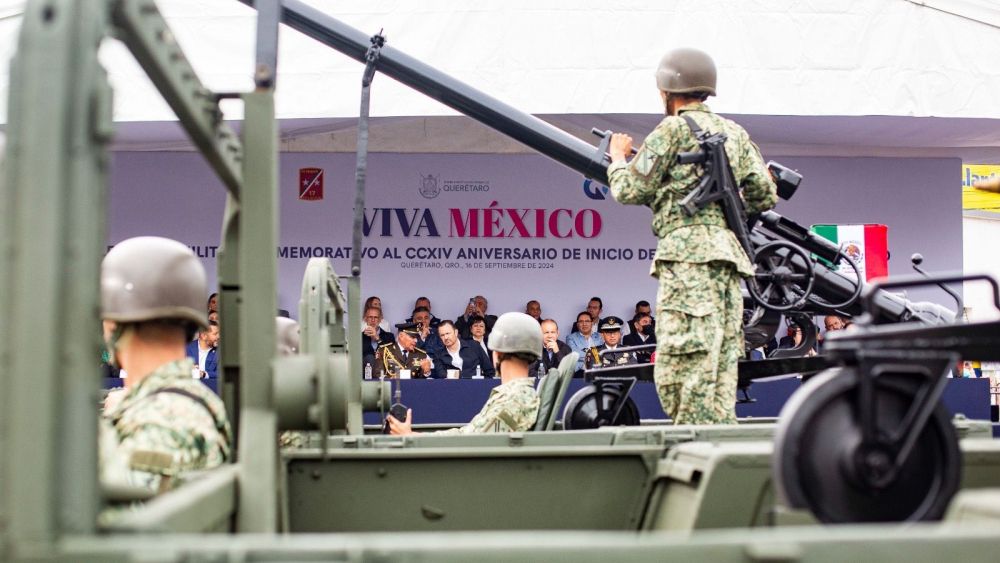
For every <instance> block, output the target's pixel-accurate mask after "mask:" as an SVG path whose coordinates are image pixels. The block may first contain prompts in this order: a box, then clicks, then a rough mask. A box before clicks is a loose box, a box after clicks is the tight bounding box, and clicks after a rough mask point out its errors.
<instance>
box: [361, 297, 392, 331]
mask: <svg viewBox="0 0 1000 563" xmlns="http://www.w3.org/2000/svg"><path fill="white" fill-rule="evenodd" d="M370 307H375V308H376V309H378V310H379V311H381V310H382V300H381V299H379V297H378V296H377V295H372V296H371V297H369V298H368V299H365V306H364V307H362V308H361V310H362V311H364V310H366V309H368V308H370ZM378 326H379V328H381V329H382V330H383V331H385V332H392V331H390V330H389V321H387V320H385V313H382V322H380V323H379V325H378Z"/></svg>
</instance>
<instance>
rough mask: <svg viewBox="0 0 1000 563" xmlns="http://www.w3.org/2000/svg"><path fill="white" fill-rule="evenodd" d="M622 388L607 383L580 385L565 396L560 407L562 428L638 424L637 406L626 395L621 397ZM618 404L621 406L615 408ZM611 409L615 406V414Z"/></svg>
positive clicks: (575, 428) (576, 428)
mask: <svg viewBox="0 0 1000 563" xmlns="http://www.w3.org/2000/svg"><path fill="white" fill-rule="evenodd" d="M624 392H625V390H624V389H623V388H622V387H621V386H618V385H615V384H608V383H604V384H602V385H587V386H586V387H584V388H582V389H580V390H579V391H577V392H576V393H574V394H573V396H572V397H570V398H569V401H567V402H566V408H565V409H563V418H562V424H563V430H580V429H584V428H600V427H601V426H620V425H625V426H636V425H638V424H639V408H638V407H637V406H635V402H634V401H633V400H632V399H631V398H630V397H627V396H625V397H622V394H623V393H624ZM622 401H624V403H622ZM619 405H620V406H621V409H618V406H619ZM615 410H618V416H617V417H615V416H614V413H615Z"/></svg>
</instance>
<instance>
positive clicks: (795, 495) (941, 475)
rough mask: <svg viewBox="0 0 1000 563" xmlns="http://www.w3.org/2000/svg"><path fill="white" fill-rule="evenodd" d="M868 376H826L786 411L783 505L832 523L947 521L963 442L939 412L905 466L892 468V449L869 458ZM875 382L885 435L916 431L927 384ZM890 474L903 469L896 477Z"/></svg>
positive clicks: (777, 472)
mask: <svg viewBox="0 0 1000 563" xmlns="http://www.w3.org/2000/svg"><path fill="white" fill-rule="evenodd" d="M860 377H861V376H860V375H859V373H858V371H857V370H856V369H854V368H834V369H829V370H826V371H824V372H823V373H821V374H820V375H818V376H816V377H815V378H813V379H812V380H810V381H809V382H808V383H806V384H805V385H803V386H802V388H801V389H800V390H799V391H798V392H796V394H795V395H793V396H792V398H791V399H790V400H789V402H788V403H787V404H786V405H785V408H784V409H782V411H781V416H780V417H779V420H778V427H777V430H776V433H775V439H774V454H773V455H774V457H773V460H772V472H773V478H774V482H775V487H776V489H777V492H778V496H779V498H780V499H781V500H782V501H783V502H784V503H785V504H786V505H787V506H789V507H791V508H806V509H809V510H810V511H811V512H812V513H813V515H815V516H816V518H817V519H818V520H820V521H822V522H826V523H851V522H904V521H922V520H939V519H940V518H941V517H942V516H943V515H944V512H945V509H946V508H947V507H948V503H949V502H950V501H951V498H952V496H953V495H954V494H955V491H956V490H957V489H958V485H959V481H960V478H961V462H962V460H961V454H960V452H959V449H958V439H957V438H956V436H955V430H954V428H953V427H952V425H951V421H950V419H949V416H948V413H947V411H946V410H945V408H944V407H943V406H942V405H940V404H939V405H937V407H936V408H935V409H934V411H933V414H932V415H931V417H930V419H929V420H928V421H927V423H926V424H925V425H924V427H923V429H921V430H920V431H919V434H918V435H917V439H916V440H915V443H914V446H913V449H912V451H911V453H910V455H909V456H908V457H907V459H906V460H905V461H904V462H903V463H902V466H901V467H898V468H891V467H890V466H891V465H892V458H893V454H892V452H891V451H890V448H888V447H885V448H883V447H882V446H881V445H880V446H877V447H872V448H867V449H866V450H865V451H862V449H863V448H862V447H861V443H862V438H861V437H862V429H861V426H860V422H859V416H858V413H857V409H858V406H857V403H858V399H857V394H858V387H859V382H860ZM874 383H875V388H874V390H873V398H874V400H875V401H876V408H875V412H876V413H877V414H876V427H877V429H878V434H879V436H880V437H885V436H887V435H889V434H891V433H894V432H904V433H906V432H910V431H911V430H910V429H907V428H902V424H903V423H904V420H905V419H906V415H907V413H908V412H909V410H910V407H911V405H912V404H913V402H914V399H915V397H916V395H917V393H918V392H919V390H920V387H921V385H926V383H925V382H924V381H923V380H922V379H921V378H918V377H913V375H912V374H910V375H906V374H899V373H896V374H893V373H891V372H888V373H883V374H881V375H879V376H878V377H877V378H876V379H875V381H874ZM887 468H889V469H895V470H894V471H892V473H891V474H890V473H889V472H888V471H886V469H887ZM885 475H888V477H887V478H881V476H885Z"/></svg>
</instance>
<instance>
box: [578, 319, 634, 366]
mask: <svg viewBox="0 0 1000 563" xmlns="http://www.w3.org/2000/svg"><path fill="white" fill-rule="evenodd" d="M624 324H625V323H623V322H622V320H621V319H619V318H618V317H615V316H610V317H604V318H603V319H601V325H600V326H599V327H598V328H597V330H598V331H599V332H600V333H601V338H603V339H604V344H601V345H600V346H594V347H592V348H588V349H587V355H586V358H585V360H584V363H585V364H586V367H587V369H590V368H593V367H609V366H624V365H628V364H637V363H639V360H638V359H636V357H635V353H634V352H607V353H605V354H604V355H603V356H602V355H601V352H602V351H604V350H614V349H615V348H618V343H619V342H621V339H622V326H624Z"/></svg>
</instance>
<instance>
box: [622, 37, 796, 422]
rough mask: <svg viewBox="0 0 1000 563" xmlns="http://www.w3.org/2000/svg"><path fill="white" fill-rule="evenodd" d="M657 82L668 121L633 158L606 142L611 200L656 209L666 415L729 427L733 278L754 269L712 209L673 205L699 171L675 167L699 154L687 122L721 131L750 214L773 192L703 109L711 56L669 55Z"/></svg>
mask: <svg viewBox="0 0 1000 563" xmlns="http://www.w3.org/2000/svg"><path fill="white" fill-rule="evenodd" d="M656 84H657V87H658V88H659V91H660V97H661V99H662V100H663V104H664V107H665V109H666V115H667V117H666V118H665V119H664V120H663V121H661V122H660V124H659V125H658V126H657V127H656V129H654V130H653V132H652V133H650V134H649V136H647V137H646V140H645V141H644V142H643V144H642V146H641V147H639V150H638V152H637V153H636V155H635V156H634V157H633V158H632V160H631V161H626V156H627V155H628V154H629V153H630V152H631V150H632V138H631V137H629V136H628V135H625V134H621V133H617V134H615V135H613V136H612V138H611V143H610V146H609V152H610V154H611V165H610V166H609V167H608V178H609V183H610V188H611V193H612V195H613V196H614V198H615V199H616V200H617V201H618V202H620V203H625V204H632V205H645V206H648V207H649V208H650V209H651V210H652V211H653V224H652V229H653V233H654V234H656V236H657V238H659V242H658V244H657V249H656V255H655V257H654V260H653V264H652V268H651V269H650V274H651V275H652V276H653V277H656V278H657V279H658V280H659V292H658V294H657V304H656V342H657V349H656V366H655V368H654V374H655V379H656V387H657V392H658V394H659V396H660V402H661V404H662V405H663V410H664V411H665V412H666V413H667V414H668V415H669V416H670V418H671V419H673V421H674V423H675V424H731V423H735V422H736V415H735V412H734V404H735V402H736V380H737V372H736V368H737V361H738V358H739V357H740V356H741V355H742V354H743V334H742V325H741V320H742V312H743V298H742V295H741V293H740V286H739V279H740V277H747V276H750V275H752V274H753V270H752V267H751V264H750V261H749V259H748V258H747V255H746V253H745V252H744V251H743V249H742V248H741V247H740V244H739V242H738V241H737V239H736V237H735V236H734V235H733V233H732V231H730V230H729V229H728V228H727V226H726V220H725V217H724V216H723V213H722V208H721V207H720V206H719V204H718V203H711V204H709V205H708V206H707V207H705V208H704V209H702V210H701V211H699V212H698V213H696V214H694V215H693V216H688V215H686V214H685V213H684V212H683V211H682V210H681V208H680V207H679V206H678V204H677V202H678V201H679V200H680V199H682V198H683V197H684V196H685V195H687V194H688V193H689V192H690V191H691V189H692V188H694V187H695V186H696V184H697V181H698V180H699V179H700V177H701V175H702V174H703V173H704V170H703V167H702V166H701V165H700V164H678V163H677V155H678V154H679V153H681V152H689V151H697V150H699V145H698V142H697V141H696V138H695V134H694V132H693V131H692V127H691V125H689V124H688V122H687V121H686V118H687V119H692V120H693V121H694V122H695V123H696V124H697V126H698V127H700V129H702V130H704V131H707V132H709V133H717V132H722V133H725V135H726V137H727V139H726V142H725V148H726V155H727V156H728V158H729V162H730V165H731V167H732V172H733V176H734V178H735V180H736V184H737V185H738V186H739V187H740V188H741V191H742V195H743V200H744V203H745V205H746V208H747V212H748V213H759V212H761V211H764V210H766V209H769V208H771V207H773V206H774V204H775V202H776V201H777V191H776V188H775V185H774V182H773V180H772V179H771V176H770V173H769V172H768V170H767V168H766V167H765V165H764V161H763V159H762V158H761V155H760V151H759V150H758V149H757V146H756V145H754V143H753V142H752V141H751V140H750V136H749V135H747V132H746V131H745V130H743V128H742V127H740V126H739V125H737V124H736V123H734V122H732V121H730V120H728V119H725V118H722V117H720V116H718V115H716V114H714V113H712V110H710V109H709V107H708V106H707V105H705V103H704V101H705V100H706V99H707V98H708V96H714V95H715V85H716V71H715V63H714V62H713V61H712V59H711V57H709V56H708V55H707V54H706V53H704V52H702V51H699V50H697V49H675V50H673V51H670V52H669V53H667V54H666V55H665V56H664V57H663V59H662V60H661V61H660V65H659V68H658V69H657V71H656Z"/></svg>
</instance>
